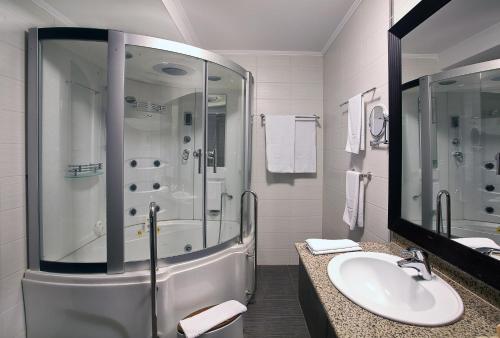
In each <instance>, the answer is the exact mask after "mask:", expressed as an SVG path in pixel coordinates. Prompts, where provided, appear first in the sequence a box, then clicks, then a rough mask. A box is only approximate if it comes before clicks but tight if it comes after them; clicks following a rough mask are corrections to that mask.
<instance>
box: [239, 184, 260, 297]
mask: <svg viewBox="0 0 500 338" xmlns="http://www.w3.org/2000/svg"><path fill="white" fill-rule="evenodd" d="M246 194H251V195H252V197H253V202H254V203H253V215H254V222H255V230H254V234H255V236H254V237H255V238H254V253H253V258H254V260H253V264H254V277H253V281H254V282H253V285H254V286H253V292H250V291H247V294H248V295H250V299H249V300H248V301H249V302H250V301H251V300H252V298H253V297H254V295H255V292H256V291H257V218H258V217H259V214H258V211H259V199H258V197H257V194H256V193H255V192H253V191H251V190H245V191H243V193H242V194H241V199H240V244H243V201H244V199H245V195H246ZM247 256H248V257H250V255H247Z"/></svg>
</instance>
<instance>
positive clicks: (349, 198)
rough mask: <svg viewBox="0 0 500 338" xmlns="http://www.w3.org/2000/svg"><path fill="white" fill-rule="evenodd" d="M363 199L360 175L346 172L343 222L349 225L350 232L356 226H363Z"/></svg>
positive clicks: (362, 184) (363, 187)
mask: <svg viewBox="0 0 500 338" xmlns="http://www.w3.org/2000/svg"><path fill="white" fill-rule="evenodd" d="M364 199H365V185H364V182H362V180H361V176H360V173H358V172H355V171H347V172H346V181H345V209H344V216H343V220H344V222H345V223H347V225H349V229H350V230H354V228H355V227H356V225H357V226H358V227H363V226H364Z"/></svg>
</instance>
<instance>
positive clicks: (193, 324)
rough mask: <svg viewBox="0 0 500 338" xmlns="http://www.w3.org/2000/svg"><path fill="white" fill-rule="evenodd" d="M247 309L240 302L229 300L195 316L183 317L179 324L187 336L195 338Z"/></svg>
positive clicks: (187, 337)
mask: <svg viewBox="0 0 500 338" xmlns="http://www.w3.org/2000/svg"><path fill="white" fill-rule="evenodd" d="M246 310H247V307H246V306H245V305H243V304H241V303H240V302H238V301H235V300H229V301H227V302H224V303H221V304H219V305H216V306H214V307H211V308H210V309H208V310H206V311H203V312H202V313H199V314H197V315H195V316H193V317H189V318H186V319H183V320H181V321H180V322H179V324H180V325H181V327H182V329H183V330H184V335H185V336H186V338H195V337H198V336H201V335H202V334H204V333H205V332H207V331H210V329H212V328H213V327H215V326H217V325H219V324H220V323H222V322H224V321H226V320H228V319H231V318H232V317H234V316H236V315H239V314H240V313H243V312H245V311H246Z"/></svg>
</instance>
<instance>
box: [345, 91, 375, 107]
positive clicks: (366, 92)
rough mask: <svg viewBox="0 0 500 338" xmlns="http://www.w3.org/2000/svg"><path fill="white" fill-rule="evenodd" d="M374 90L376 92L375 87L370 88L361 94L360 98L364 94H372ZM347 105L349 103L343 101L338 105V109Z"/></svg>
mask: <svg viewBox="0 0 500 338" xmlns="http://www.w3.org/2000/svg"><path fill="white" fill-rule="evenodd" d="M375 90H377V87H373V88H370V89H368V90H365V91H364V92H362V93H361V96H365V95H366V94H368V93H370V92H374V91H375ZM348 103H349V101H344V102H342V103H341V104H339V107H342V106H345V105H346V104H348Z"/></svg>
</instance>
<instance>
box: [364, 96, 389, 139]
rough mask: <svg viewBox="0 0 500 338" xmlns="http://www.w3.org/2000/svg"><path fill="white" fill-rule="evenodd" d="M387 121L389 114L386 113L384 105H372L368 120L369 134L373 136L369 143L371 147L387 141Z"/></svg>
mask: <svg viewBox="0 0 500 338" xmlns="http://www.w3.org/2000/svg"><path fill="white" fill-rule="evenodd" d="M388 121H389V115H388V114H387V109H386V107H385V106H384V105H376V106H375V107H373V109H372V111H371V113H370V118H369V120H368V126H369V129H370V134H371V135H372V138H373V140H371V141H370V145H371V146H372V147H374V146H377V145H379V144H387V143H388V141H387V132H386V131H387V123H388Z"/></svg>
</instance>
